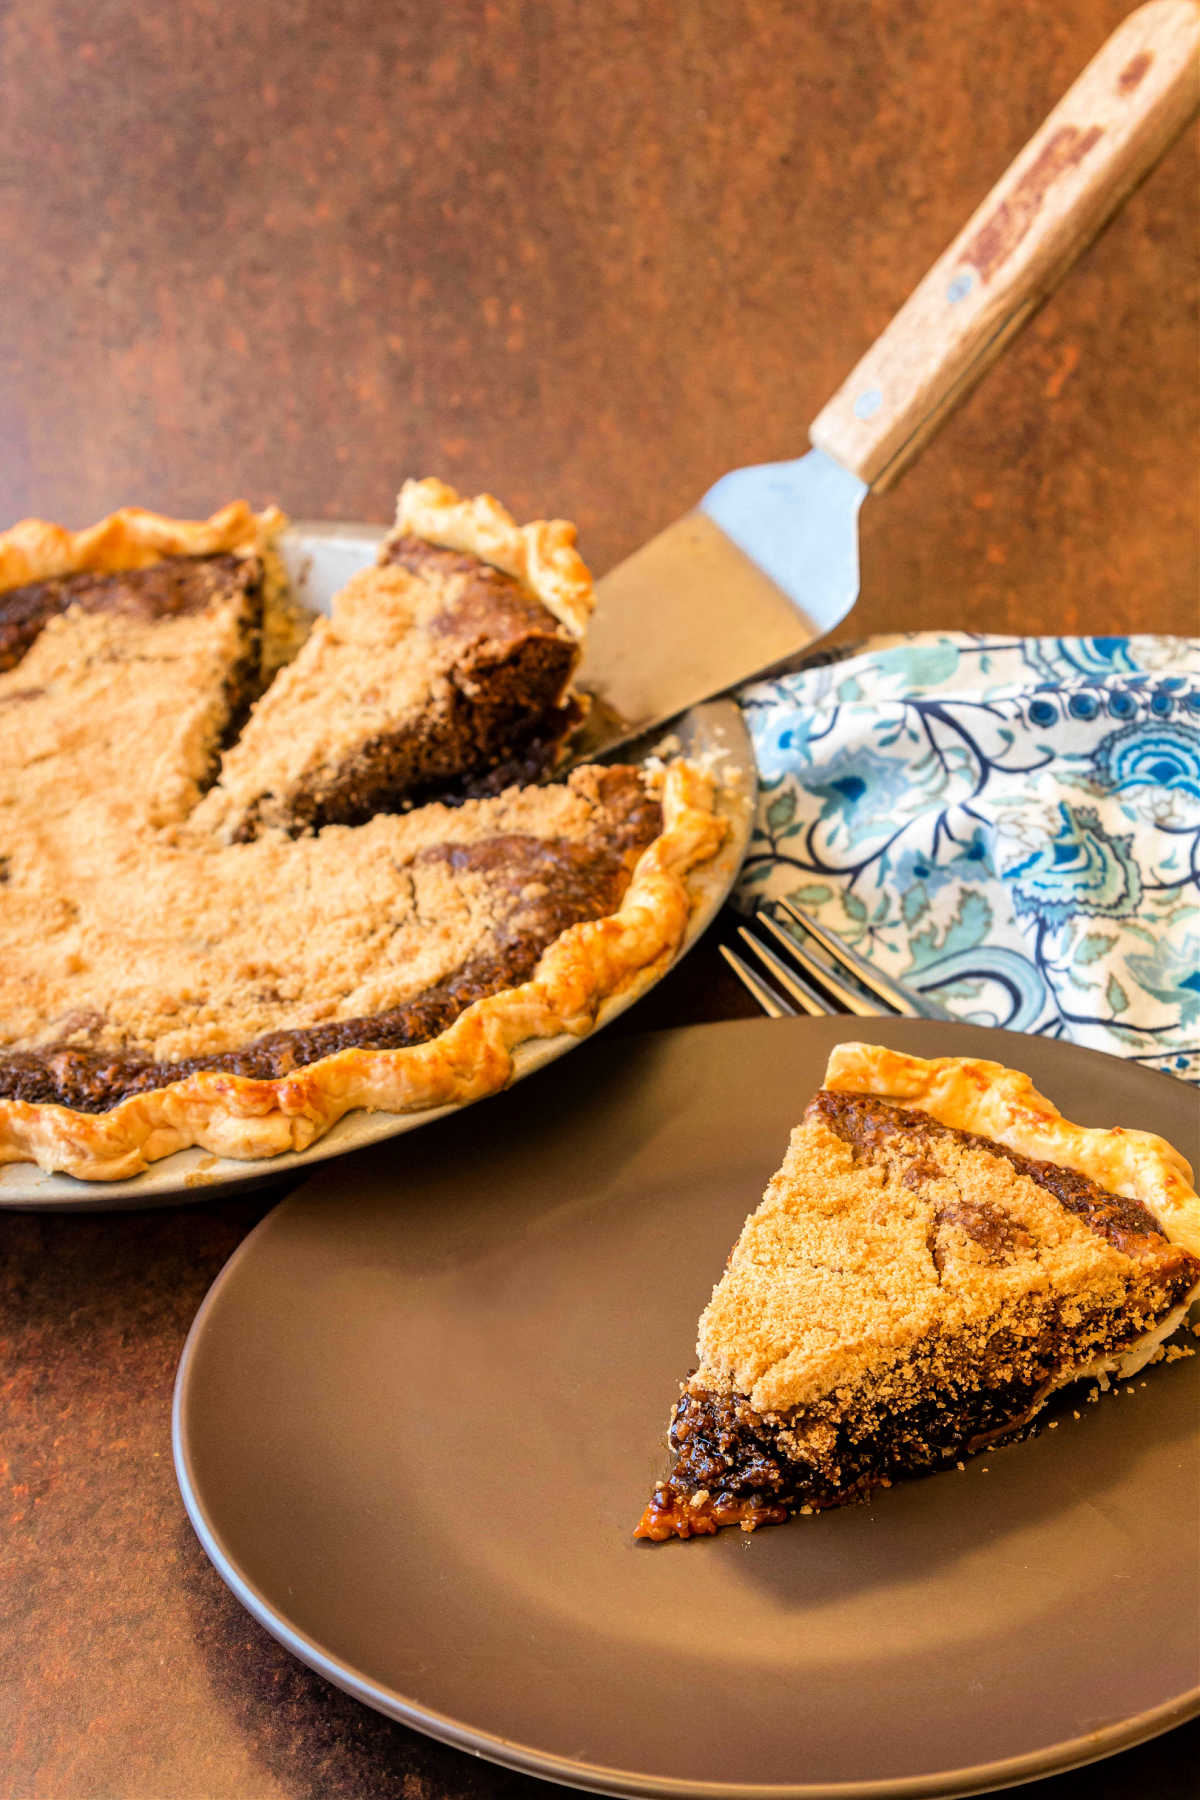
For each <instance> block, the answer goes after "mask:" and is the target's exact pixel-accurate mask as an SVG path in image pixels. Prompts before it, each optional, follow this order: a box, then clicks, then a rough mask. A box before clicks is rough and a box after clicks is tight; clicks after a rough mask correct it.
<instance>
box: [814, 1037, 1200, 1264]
mask: <svg viewBox="0 0 1200 1800" xmlns="http://www.w3.org/2000/svg"><path fill="white" fill-rule="evenodd" d="M824 1085H825V1087H827V1088H829V1089H831V1090H832V1091H833V1092H834V1093H844V1094H867V1095H870V1096H872V1097H873V1098H875V1099H879V1100H890V1101H892V1102H894V1103H895V1104H896V1105H898V1106H903V1107H906V1108H908V1109H909V1110H910V1111H913V1112H924V1113H928V1114H929V1115H930V1117H931V1118H933V1119H935V1120H936V1121H937V1123H938V1124H939V1125H947V1126H949V1127H950V1128H951V1130H955V1131H968V1132H971V1133H972V1134H973V1135H975V1136H977V1137H986V1138H991V1139H992V1141H993V1142H994V1143H997V1144H1003V1145H1005V1146H1006V1148H1007V1149H1009V1150H1014V1151H1016V1152H1017V1153H1018V1154H1019V1155H1021V1156H1027V1157H1029V1158H1031V1159H1032V1160H1035V1161H1041V1162H1053V1163H1057V1164H1058V1165H1059V1167H1060V1168H1064V1169H1074V1170H1075V1172H1076V1173H1077V1174H1080V1175H1085V1176H1086V1177H1087V1178H1088V1180H1089V1181H1094V1182H1095V1184H1096V1186H1097V1187H1100V1188H1104V1189H1106V1190H1107V1191H1108V1192H1109V1193H1113V1194H1122V1195H1124V1196H1125V1198H1127V1199H1130V1200H1140V1201H1141V1203H1142V1205H1143V1206H1145V1207H1146V1208H1147V1209H1148V1211H1149V1212H1151V1213H1152V1214H1153V1215H1154V1217H1155V1219H1156V1220H1157V1221H1158V1224H1159V1225H1160V1227H1161V1228H1162V1231H1163V1233H1164V1235H1165V1236H1167V1237H1168V1238H1170V1240H1171V1242H1172V1243H1174V1244H1179V1245H1181V1246H1182V1247H1183V1249H1185V1250H1188V1251H1190V1252H1191V1254H1192V1255H1193V1256H1200V1196H1198V1195H1197V1193H1196V1189H1195V1186H1194V1175H1193V1171H1192V1167H1191V1164H1190V1163H1189V1162H1188V1161H1187V1159H1186V1158H1185V1157H1184V1156H1183V1155H1182V1154H1181V1153H1180V1152H1179V1151H1178V1150H1176V1149H1175V1147H1174V1145H1172V1144H1168V1143H1167V1141H1166V1139H1165V1138H1161V1137H1157V1136H1156V1135H1155V1134H1154V1133H1153V1132H1150V1131H1136V1130H1132V1129H1129V1128H1126V1127H1124V1126H1119V1125H1118V1126H1110V1127H1103V1126H1090V1125H1076V1124H1073V1123H1072V1121H1071V1120H1070V1119H1065V1118H1064V1117H1063V1115H1062V1113H1061V1112H1060V1111H1059V1109H1058V1107H1057V1106H1055V1104H1054V1102H1053V1101H1052V1100H1048V1099H1047V1098H1046V1096H1045V1095H1044V1094H1041V1093H1039V1092H1038V1090H1037V1088H1036V1087H1035V1086H1034V1085H1033V1082H1032V1080H1031V1079H1030V1077H1029V1076H1028V1075H1025V1074H1022V1073H1021V1071H1020V1070H1019V1069H1010V1068H1008V1067H1007V1066H1006V1065H1005V1064H1003V1063H997V1062H987V1061H983V1060H980V1059H978V1058H974V1057H962V1056H940V1057H934V1058H931V1059H928V1060H927V1059H926V1058H924V1057H920V1056H908V1055H905V1054H904V1052H903V1051H899V1050H888V1049H885V1048H884V1046H883V1045H882V1044H864V1043H845V1044H837V1045H835V1047H834V1049H833V1051H832V1052H831V1054H830V1057H829V1062H828V1065H827V1067H826V1070H825V1082H824Z"/></svg>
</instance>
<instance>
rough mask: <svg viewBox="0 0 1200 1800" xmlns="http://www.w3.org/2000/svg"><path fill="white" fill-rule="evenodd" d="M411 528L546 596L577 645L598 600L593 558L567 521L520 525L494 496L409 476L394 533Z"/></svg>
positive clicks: (427, 539)
mask: <svg viewBox="0 0 1200 1800" xmlns="http://www.w3.org/2000/svg"><path fill="white" fill-rule="evenodd" d="M409 532H411V533H412V534H413V536H415V537H419V538H423V539H424V540H425V542H426V543H427V544H434V545H436V546H437V547H438V548H439V549H443V550H457V551H460V552H461V553H463V554H465V555H469V556H477V557H478V558H479V559H480V561H481V562H485V563H490V564H491V565H492V567H493V568H496V569H499V570H501V571H502V573H503V574H505V575H510V576H511V577H512V578H513V580H514V581H517V582H519V583H520V584H521V586H522V587H525V588H527V589H528V591H529V592H530V593H531V594H532V595H533V596H534V597H535V599H538V600H540V601H541V603H542V605H543V606H544V607H546V609H547V611H548V612H550V613H552V614H553V616H554V617H555V618H556V619H557V620H558V622H559V624H560V625H563V626H564V627H565V628H566V630H567V631H569V632H570V633H571V636H572V637H573V638H575V640H576V641H577V642H582V640H583V636H584V632H585V630H586V628H587V622H588V619H589V617H590V616H591V612H592V609H593V607H594V606H595V604H596V594H595V589H594V588H593V586H592V577H591V574H590V572H589V570H588V567H587V565H586V563H585V562H584V561H583V559H582V557H581V556H580V555H579V553H578V551H577V550H576V548H575V541H576V535H577V534H576V530H575V526H574V525H572V524H571V523H570V522H569V521H568V520H566V519H535V520H533V521H532V523H530V524H528V525H518V524H517V522H516V520H515V519H514V518H513V516H512V514H511V513H510V512H508V511H507V509H506V508H505V507H503V506H502V505H501V504H500V502H499V501H498V500H497V499H496V498H495V497H494V496H493V495H492V494H476V495H475V496H474V497H473V498H471V499H465V498H464V497H463V496H462V495H461V494H459V493H458V492H457V491H456V489H454V488H452V487H450V486H448V485H447V483H446V482H444V481H438V480H437V479H436V477H434V476H426V477H425V478H424V479H422V480H419V481H415V480H414V481H406V482H405V483H404V485H403V486H402V487H401V489H400V493H399V495H398V497H397V500H396V522H395V527H394V531H393V533H392V536H393V537H397V536H403V535H404V534H406V533H409Z"/></svg>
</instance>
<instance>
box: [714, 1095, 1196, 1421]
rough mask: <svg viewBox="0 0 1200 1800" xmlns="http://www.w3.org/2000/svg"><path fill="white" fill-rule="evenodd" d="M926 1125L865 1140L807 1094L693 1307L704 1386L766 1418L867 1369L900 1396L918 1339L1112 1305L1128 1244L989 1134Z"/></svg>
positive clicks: (965, 1338) (1006, 1328) (1073, 1317)
mask: <svg viewBox="0 0 1200 1800" xmlns="http://www.w3.org/2000/svg"><path fill="white" fill-rule="evenodd" d="M901 1116H902V1117H903V1115H901ZM927 1126H928V1121H926V1120H924V1119H921V1118H920V1117H919V1116H918V1119H917V1121H916V1128H915V1129H914V1130H912V1131H906V1130H905V1129H904V1128H903V1126H902V1127H901V1128H900V1129H898V1130H895V1131H893V1132H890V1133H886V1134H883V1133H881V1134H879V1136H878V1137H877V1138H875V1139H874V1140H873V1141H870V1142H867V1143H865V1144H864V1143H862V1142H855V1141H852V1140H850V1141H848V1139H847V1137H845V1136H843V1135H841V1134H840V1132H839V1131H838V1130H837V1129H835V1128H834V1125H833V1124H831V1122H830V1118H829V1116H828V1109H827V1107H826V1105H825V1103H823V1102H818V1103H817V1104H815V1105H814V1107H812V1108H810V1110H809V1113H808V1114H807V1115H806V1117H805V1119H804V1121H803V1123H802V1124H801V1125H800V1126H799V1127H798V1128H797V1129H796V1131H795V1132H794V1133H793V1134H792V1139H791V1144H790V1146H789V1149H788V1154H787V1156H786V1158H785V1160H784V1163H783V1166H782V1168H781V1169H780V1171H779V1173H778V1174H777V1175H776V1176H775V1178H774V1179H773V1181H772V1182H771V1184H770V1186H769V1187H768V1189H767V1192H766V1196H765V1198H764V1200H763V1203H762V1205H761V1206H760V1207H759V1208H758V1210H757V1211H756V1212H754V1213H753V1214H751V1216H750V1218H749V1219H748V1220H747V1221H746V1224H745V1226H744V1228H743V1230H742V1233H741V1236H740V1237H739V1239H738V1242H737V1244H736V1246H735V1247H734V1250H733V1252H732V1254H731V1256H730V1260H729V1265H728V1267H727V1269H726V1272H725V1274H724V1276H723V1277H722V1279H721V1280H720V1282H719V1283H718V1284H717V1287H716V1289H715V1290H714V1293H713V1298H712V1301H711V1303H710V1305H709V1306H708V1308H707V1309H706V1311H705V1313H704V1315H703V1317H702V1319H701V1322H700V1334H699V1345H698V1348H699V1354H700V1359H701V1360H700V1369H699V1371H698V1373H697V1376H696V1378H695V1379H696V1382H697V1384H698V1385H699V1386H700V1387H702V1388H705V1389H712V1390H714V1391H717V1392H726V1391H734V1392H737V1393H739V1394H742V1395H745V1396H746V1397H747V1398H748V1400H749V1402H750V1404H751V1405H752V1406H753V1407H754V1408H755V1409H756V1410H757V1411H759V1412H761V1413H763V1414H770V1413H772V1412H779V1411H783V1410H787V1409H790V1408H794V1407H796V1406H800V1405H805V1404H811V1403H812V1402H813V1401H814V1400H816V1399H818V1398H820V1397H822V1396H825V1395H828V1394H829V1393H831V1392H842V1391H845V1392H847V1393H848V1392H849V1391H850V1390H851V1389H853V1388H855V1387H857V1386H858V1385H860V1384H861V1383H863V1382H864V1381H866V1380H868V1379H869V1380H870V1382H871V1384H872V1389H873V1391H874V1392H876V1393H877V1395H878V1396H879V1397H880V1398H882V1397H885V1396H886V1395H888V1394H890V1393H891V1394H894V1395H896V1396H899V1395H902V1394H903V1393H904V1392H905V1391H906V1388H907V1386H908V1384H909V1382H910V1380H911V1374H910V1371H909V1370H908V1368H907V1364H906V1355H907V1353H908V1352H909V1351H910V1350H911V1349H912V1347H913V1346H914V1345H918V1344H921V1345H924V1346H926V1347H931V1346H937V1345H938V1344H945V1345H948V1346H952V1350H947V1352H946V1354H947V1355H950V1354H952V1355H953V1357H954V1358H956V1359H959V1358H961V1356H962V1354H963V1347H964V1345H967V1346H971V1347H972V1350H973V1353H974V1354H976V1355H982V1354H983V1353H984V1352H985V1351H986V1350H987V1349H988V1347H989V1346H990V1345H992V1344H993V1343H994V1341H995V1340H996V1338H997V1334H998V1333H999V1334H1001V1335H1003V1334H1004V1333H1005V1332H1007V1333H1010V1334H1011V1335H1012V1339H1013V1341H1014V1342H1015V1343H1018V1344H1019V1343H1022V1342H1025V1341H1027V1340H1029V1339H1031V1338H1036V1337H1037V1336H1038V1334H1039V1332H1041V1331H1042V1330H1043V1329H1044V1328H1045V1319H1046V1313H1045V1308H1046V1305H1047V1302H1048V1297H1052V1298H1053V1303H1054V1307H1055V1309H1056V1317H1057V1319H1058V1320H1059V1322H1060V1323H1061V1325H1062V1326H1063V1327H1065V1328H1068V1329H1071V1328H1074V1327H1077V1326H1078V1325H1079V1324H1080V1321H1081V1320H1082V1318H1083V1316H1084V1313H1085V1312H1086V1311H1088V1310H1092V1311H1095V1312H1096V1313H1097V1315H1100V1314H1103V1313H1105V1312H1106V1311H1107V1310H1109V1309H1110V1308H1113V1307H1120V1305H1121V1304H1122V1302H1123V1300H1124V1296H1125V1293H1126V1289H1127V1286H1128V1282H1129V1278H1130V1267H1131V1263H1132V1262H1135V1261H1137V1260H1139V1258H1135V1257H1131V1256H1130V1255H1129V1254H1128V1253H1127V1251H1126V1250H1122V1249H1119V1248H1117V1247H1116V1245H1115V1244H1114V1243H1112V1242H1110V1241H1108V1239H1107V1238H1105V1237H1104V1236H1103V1235H1102V1234H1100V1233H1098V1232H1097V1231H1096V1230H1094V1229H1092V1228H1091V1226H1090V1225H1089V1223H1088V1222H1086V1221H1085V1219H1084V1218H1082V1217H1080V1216H1079V1215H1078V1214H1076V1213H1074V1212H1072V1211H1071V1210H1069V1208H1068V1207H1066V1206H1064V1204H1063V1203H1062V1201H1061V1200H1060V1199H1059V1198H1058V1197H1057V1196H1056V1195H1055V1194H1054V1193H1053V1192H1052V1191H1050V1190H1049V1189H1048V1188H1047V1187H1046V1186H1044V1185H1042V1184H1041V1183H1040V1182H1039V1181H1038V1180H1036V1179H1034V1178H1033V1176H1032V1175H1031V1174H1030V1173H1029V1172H1027V1171H1026V1170H1022V1169H1021V1168H1019V1167H1017V1166H1016V1165H1015V1164H1014V1162H1013V1161H1012V1160H1011V1159H1010V1158H1009V1157H1007V1156H1005V1155H1004V1154H998V1153H997V1152H996V1149H995V1147H994V1146H988V1145H986V1144H984V1143H982V1142H980V1141H973V1140H970V1139H969V1138H967V1137H965V1136H964V1135H962V1134H959V1133H956V1132H954V1131H945V1132H942V1133H940V1134H939V1135H937V1137H936V1141H935V1142H931V1138H930V1133H929V1131H928V1130H927V1129H926V1127H927ZM1157 1242H1158V1244H1159V1246H1160V1252H1159V1258H1158V1261H1159V1264H1160V1265H1161V1268H1162V1271H1163V1274H1164V1279H1165V1278H1166V1276H1167V1275H1168V1274H1169V1273H1170V1271H1171V1270H1175V1271H1176V1272H1178V1273H1181V1275H1182V1280H1183V1287H1184V1288H1185V1289H1186V1288H1187V1287H1188V1286H1190V1285H1192V1284H1194V1282H1195V1279H1196V1275H1197V1273H1200V1265H1196V1263H1195V1259H1194V1258H1190V1257H1188V1255H1187V1253H1186V1252H1185V1251H1183V1250H1181V1249H1179V1248H1178V1247H1176V1246H1172V1245H1169V1244H1167V1243H1166V1241H1165V1239H1161V1238H1158V1239H1157ZM1143 1251H1144V1253H1145V1254H1144V1255H1142V1252H1143ZM1150 1254H1151V1251H1150V1249H1149V1247H1148V1245H1146V1244H1143V1245H1142V1246H1141V1249H1140V1250H1139V1257H1140V1258H1141V1260H1145V1256H1149V1255H1150ZM1185 1264H1186V1265H1188V1267H1187V1268H1185ZM1189 1269H1190V1270H1191V1273H1190V1276H1189V1273H1188V1270H1189ZM930 1354H931V1355H932V1356H933V1357H934V1361H933V1363H932V1364H931V1367H930V1370H929V1371H928V1373H929V1375H930V1376H931V1377H932V1378H933V1379H937V1375H938V1367H939V1364H938V1361H937V1356H938V1353H937V1351H936V1349H930Z"/></svg>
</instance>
